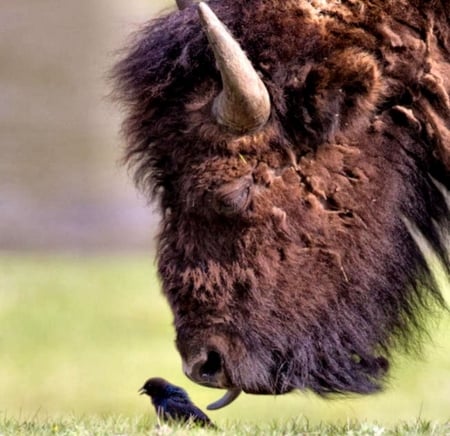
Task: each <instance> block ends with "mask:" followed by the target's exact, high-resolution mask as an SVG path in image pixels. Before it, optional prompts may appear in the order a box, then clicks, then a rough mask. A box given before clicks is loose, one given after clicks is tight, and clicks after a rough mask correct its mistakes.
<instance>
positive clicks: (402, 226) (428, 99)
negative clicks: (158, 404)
mask: <svg viewBox="0 0 450 436" xmlns="http://www.w3.org/2000/svg"><path fill="white" fill-rule="evenodd" d="M177 3H178V7H179V10H175V11H172V12H170V13H168V14H167V15H166V16H162V17H160V18H157V19H154V20H152V21H151V22H150V23H149V24H147V25H145V26H144V27H143V28H142V29H141V30H139V31H138V32H137V33H136V35H135V37H134V38H133V39H132V40H131V42H130V44H129V45H128V46H127V48H126V49H125V52H124V54H123V55H122V57H121V59H120V60H119V61H118V62H117V64H116V66H115V68H114V71H113V77H114V79H115V95H116V97H117V99H118V100H119V102H120V103H121V104H122V107H123V109H124V111H125V120H124V124H123V132H124V136H125V138H126V149H125V160H126V161H127V162H128V164H129V165H130V166H131V167H132V168H133V169H134V171H135V172H134V174H135V181H136V183H137V184H138V186H139V187H140V188H141V189H142V190H143V191H144V192H145V193H146V194H147V195H148V196H149V198H151V199H153V200H155V201H156V203H157V204H158V206H159V209H160V211H161V216H162V219H161V228H160V233H159V236H158V250H157V259H158V270H159V275H160V278H161V282H162V288H163V292H164V294H165V296H166V298H167V300H168V302H169V304H170V307H171V310H172V312H173V316H174V326H175V329H176V346H177V348H178V351H179V353H180V355H181V358H182V362H183V370H184V372H185V374H186V375H187V376H188V377H189V378H190V379H192V380H193V381H195V382H197V383H199V384H201V385H205V386H210V387H215V388H221V389H226V390H227V393H226V394H225V396H224V398H223V399H222V400H219V401H218V402H217V403H216V404H213V405H212V407H213V408H217V407H222V406H224V405H226V404H228V403H229V402H231V401H232V400H233V399H234V398H235V397H236V396H237V395H238V394H239V393H240V392H241V391H245V392H247V393H252V394H283V393H286V392H289V391H292V390H293V389H302V390H305V389H309V390H312V391H314V392H316V393H318V394H320V395H327V394H345V393H371V392H374V391H377V390H379V389H380V388H381V387H382V386H383V382H384V381H385V380H386V376H387V371H388V368H389V361H390V359H391V358H392V350H393V349H399V347H402V348H400V349H406V350H411V349H414V350H415V349H417V344H418V343H420V341H418V339H420V334H418V333H420V332H421V331H422V330H423V323H421V319H422V318H423V316H422V315H423V314H424V311H426V310H429V309H431V308H433V307H435V306H436V305H444V304H445V303H444V301H443V298H442V295H441V294H440V291H439V289H438V286H437V285H436V282H435V280H434V279H433V274H432V271H431V268H430V266H429V262H427V258H426V256H425V254H424V251H423V249H421V248H420V244H417V241H416V240H417V237H415V235H421V240H422V241H424V240H425V241H426V242H427V244H428V245H429V246H430V247H431V248H432V249H433V252H434V253H435V255H436V257H437V258H438V259H440V262H441V263H442V265H443V266H444V269H445V271H446V273H448V272H449V270H450V259H449V257H450V256H449V250H448V242H446V234H447V235H448V229H449V228H450V202H449V201H448V189H450V97H449V93H450V31H449V29H450V2H448V1H447V0H429V1H427V0H396V1H394V0H246V1H242V0H211V1H209V2H208V4H206V3H199V4H197V3H194V2H192V1H178V2H177Z"/></svg>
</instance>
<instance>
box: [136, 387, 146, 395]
mask: <svg viewBox="0 0 450 436" xmlns="http://www.w3.org/2000/svg"><path fill="white" fill-rule="evenodd" d="M138 393H139V395H144V394H145V393H146V392H145V389H144V388H141V389H139V390H138Z"/></svg>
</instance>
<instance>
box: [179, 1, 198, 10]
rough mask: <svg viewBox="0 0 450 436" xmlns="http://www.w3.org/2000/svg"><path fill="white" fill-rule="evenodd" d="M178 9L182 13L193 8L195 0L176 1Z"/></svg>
mask: <svg viewBox="0 0 450 436" xmlns="http://www.w3.org/2000/svg"><path fill="white" fill-rule="evenodd" d="M176 2H177V6H178V9H179V10H180V11H182V10H183V9H186V8H187V7H188V6H191V5H192V4H194V2H193V0H176Z"/></svg>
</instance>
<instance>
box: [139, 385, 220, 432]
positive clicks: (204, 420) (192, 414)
mask: <svg viewBox="0 0 450 436" xmlns="http://www.w3.org/2000/svg"><path fill="white" fill-rule="evenodd" d="M139 393H140V394H141V395H143V394H146V395H148V396H149V397H150V398H151V400H152V403H153V405H154V406H155V409H156V413H157V415H158V416H159V417H160V418H161V419H164V420H169V421H170V420H175V421H182V422H186V421H189V420H190V421H192V422H194V423H196V424H199V425H201V426H210V427H214V424H213V423H212V422H211V420H210V419H209V418H208V417H207V416H206V415H205V414H204V413H203V412H202V411H201V410H200V409H199V408H198V407H196V406H195V405H194V404H193V403H192V401H191V400H190V398H189V395H188V394H187V393H186V391H185V390H184V389H182V388H180V387H178V386H174V385H172V384H170V383H169V382H168V381H166V380H164V379H162V378H159V377H155V378H150V379H148V380H147V381H146V382H145V384H144V386H142V388H141V389H139Z"/></svg>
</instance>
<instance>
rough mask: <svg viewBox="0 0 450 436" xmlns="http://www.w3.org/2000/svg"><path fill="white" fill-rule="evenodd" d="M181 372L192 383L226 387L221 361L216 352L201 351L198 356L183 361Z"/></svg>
mask: <svg viewBox="0 0 450 436" xmlns="http://www.w3.org/2000/svg"><path fill="white" fill-rule="evenodd" d="M183 371H184V373H185V374H186V375H187V377H189V378H190V379H191V380H192V381H194V382H196V383H199V384H202V385H205V386H211V387H216V388H224V387H226V385H227V377H226V375H225V371H224V367H223V359H222V356H221V355H220V353H219V352H218V351H217V350H203V351H202V352H201V353H200V355H198V356H195V357H193V358H192V359H190V362H187V361H183Z"/></svg>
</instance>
